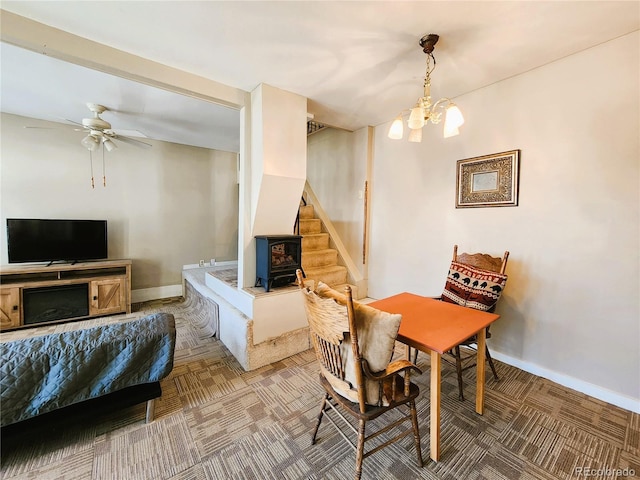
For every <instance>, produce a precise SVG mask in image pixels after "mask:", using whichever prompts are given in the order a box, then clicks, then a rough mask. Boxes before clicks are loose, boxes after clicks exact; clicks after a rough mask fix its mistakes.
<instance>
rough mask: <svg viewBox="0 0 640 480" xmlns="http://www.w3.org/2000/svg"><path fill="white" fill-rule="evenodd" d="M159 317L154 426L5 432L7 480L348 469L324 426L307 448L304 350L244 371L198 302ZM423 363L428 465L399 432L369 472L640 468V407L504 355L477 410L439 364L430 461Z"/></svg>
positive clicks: (612, 474)
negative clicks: (170, 341) (171, 339)
mask: <svg viewBox="0 0 640 480" xmlns="http://www.w3.org/2000/svg"><path fill="white" fill-rule="evenodd" d="M155 311H167V312H170V313H173V314H174V315H175V317H176V324H177V332H178V341H177V349H176V358H175V366H174V369H173V372H172V373H171V375H170V376H169V377H168V378H166V379H165V380H164V381H163V382H162V388H163V395H162V398H161V399H159V400H158V401H157V402H156V420H155V421H154V422H153V423H150V424H145V422H144V405H142V404H141V405H136V406H134V407H130V408H126V409H121V410H117V411H115V412H112V413H102V414H101V413H96V414H94V415H93V416H91V417H90V418H84V419H79V420H78V419H70V420H69V421H67V422H64V423H62V424H60V423H57V424H42V425H38V426H37V427H29V428H25V429H23V430H22V431H21V432H20V434H13V435H6V434H5V432H3V438H2V458H1V469H0V475H1V478H2V479H39V480H40V479H119V480H143V479H176V480H177V479H183V480H187V479H189V480H195V479H225V480H226V479H318V480H319V479H340V480H342V479H345V478H351V477H352V475H353V471H354V461H355V460H354V458H355V455H354V452H353V450H352V449H351V448H350V447H349V446H348V445H346V443H345V441H344V440H343V439H342V438H341V437H340V436H339V435H338V434H337V433H335V432H334V430H333V429H332V428H331V427H330V425H328V424H327V425H325V423H323V425H322V426H321V428H320V432H319V436H318V443H317V444H316V445H311V444H310V438H311V432H312V429H313V425H314V422H315V418H316V416H317V414H318V410H319V405H320V400H321V397H322V391H321V388H320V386H319V384H318V381H317V371H318V366H317V363H316V359H315V355H314V354H313V352H312V351H306V352H303V353H301V354H298V355H295V356H293V357H290V358H287V359H285V360H283V361H281V362H278V363H275V364H272V365H269V366H266V367H263V368H260V369H259V370H256V371H252V372H245V371H244V370H242V368H241V367H240V365H239V364H238V363H237V361H236V360H235V359H234V357H233V356H232V355H231V354H230V353H229V351H228V350H227V349H226V348H225V346H224V345H223V344H222V343H221V342H220V341H218V340H217V339H215V338H211V337H209V336H207V335H208V334H207V332H206V330H203V328H202V322H201V320H199V319H198V317H199V316H201V315H202V302H201V301H200V300H199V299H198V298H196V297H191V298H190V297H189V294H188V298H187V300H186V301H183V302H174V303H152V304H146V305H143V306H142V310H141V311H139V312H137V313H136V315H142V314H146V313H151V312H155ZM403 351H404V349H403V348H402V347H401V346H398V348H397V353H398V354H399V355H401V354H402V352H403ZM418 363H419V366H420V367H421V368H422V369H423V370H424V372H425V373H424V374H423V375H422V376H421V377H419V378H417V379H416V380H417V382H418V383H419V385H420V388H421V390H422V393H421V396H420V397H419V400H418V409H419V411H418V415H419V419H420V425H421V434H422V451H423V456H424V458H425V466H424V467H423V468H418V467H417V466H416V463H415V453H414V450H413V447H412V443H413V440H412V438H411V437H406V438H405V439H403V440H401V441H400V442H399V443H397V444H396V445H394V446H392V447H389V448H386V449H383V450H381V451H379V452H377V453H375V454H374V455H372V456H371V457H369V458H367V459H365V461H364V469H363V478H365V479H376V480H377V479H417V478H427V479H456V480H458V479H482V478H487V479H506V480H515V479H523V480H525V479H569V478H606V479H613V478H625V477H624V475H621V473H622V474H624V473H625V470H624V469H627V470H626V473H630V470H633V471H634V473H635V475H636V476H640V415H638V414H634V413H631V412H629V411H626V410H622V409H620V408H617V407H614V406H612V405H609V404H606V403H604V402H602V401H599V400H596V399H594V398H591V397H588V396H586V395H584V394H581V393H578V392H575V391H572V390H570V389H567V388H564V387H562V386H560V385H557V384H555V383H553V382H550V381H548V380H545V379H542V378H539V377H536V376H534V375H531V374H528V373H526V372H523V371H522V370H519V369H517V368H513V367H510V366H508V365H505V364H501V363H499V362H498V364H497V366H498V372H499V374H500V376H501V379H500V380H499V381H498V382H494V381H493V379H492V377H491V375H490V374H488V381H487V390H486V400H485V414H484V415H483V416H479V415H477V414H476V413H475V396H474V395H475V378H474V376H473V372H472V371H468V372H466V373H465V385H466V389H465V395H466V400H465V401H464V402H460V401H458V399H457V382H456V375H455V371H454V370H453V369H452V368H450V367H448V366H446V365H444V366H443V368H444V372H443V386H442V395H443V400H442V450H441V461H440V462H438V463H434V462H431V461H428V458H427V457H428V452H429V387H428V381H429V373H428V371H429V365H428V357H427V356H426V355H421V356H420V358H419V361H418ZM581 468H582V469H591V470H589V471H586V470H582V473H581V472H580V471H579V470H578V469H581ZM617 469H620V471H617ZM585 473H590V476H588V477H587V476H586V475H585Z"/></svg>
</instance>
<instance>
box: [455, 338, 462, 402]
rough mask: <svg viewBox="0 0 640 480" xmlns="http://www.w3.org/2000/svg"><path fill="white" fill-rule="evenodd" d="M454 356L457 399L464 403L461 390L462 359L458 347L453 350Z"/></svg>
mask: <svg viewBox="0 0 640 480" xmlns="http://www.w3.org/2000/svg"><path fill="white" fill-rule="evenodd" d="M454 356H455V357H456V372H457V373H458V399H459V400H460V401H461V402H464V393H463V388H462V359H461V358H460V346H457V347H456V348H455V349H454Z"/></svg>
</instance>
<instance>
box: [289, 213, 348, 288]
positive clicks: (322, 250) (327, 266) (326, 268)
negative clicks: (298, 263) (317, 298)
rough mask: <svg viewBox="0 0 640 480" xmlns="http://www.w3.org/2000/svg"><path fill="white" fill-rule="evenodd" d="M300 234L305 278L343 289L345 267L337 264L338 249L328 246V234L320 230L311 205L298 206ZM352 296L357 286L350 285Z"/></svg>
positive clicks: (344, 284) (345, 275) (320, 222)
mask: <svg viewBox="0 0 640 480" xmlns="http://www.w3.org/2000/svg"><path fill="white" fill-rule="evenodd" d="M300 235H302V269H303V270H304V273H305V275H306V277H307V280H313V281H314V282H315V283H317V282H319V281H320V282H323V283H326V284H327V285H329V286H330V287H331V288H334V289H335V290H338V291H343V290H344V287H345V286H346V285H347V282H348V274H347V267H344V266H342V265H339V264H338V251H337V250H336V249H334V248H331V247H330V237H329V234H328V233H326V232H323V231H322V221H321V220H320V219H319V218H316V217H315V212H314V209H313V205H301V206H300ZM351 289H352V290H353V296H354V298H358V296H357V288H356V287H354V286H353V285H351Z"/></svg>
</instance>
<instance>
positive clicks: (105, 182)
mask: <svg viewBox="0 0 640 480" xmlns="http://www.w3.org/2000/svg"><path fill="white" fill-rule="evenodd" d="M102 186H103V187H106V186H107V174H106V173H105V170H104V143H103V144H102Z"/></svg>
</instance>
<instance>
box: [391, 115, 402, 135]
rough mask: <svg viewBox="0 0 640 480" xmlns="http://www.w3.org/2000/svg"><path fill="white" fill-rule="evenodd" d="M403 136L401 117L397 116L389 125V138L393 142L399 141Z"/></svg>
mask: <svg viewBox="0 0 640 480" xmlns="http://www.w3.org/2000/svg"><path fill="white" fill-rule="evenodd" d="M403 135H404V127H403V125H402V116H401V115H398V117H397V118H396V119H395V120H394V121H393V123H392V124H391V127H389V138H391V139H393V140H400V139H401V138H402V136H403Z"/></svg>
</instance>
